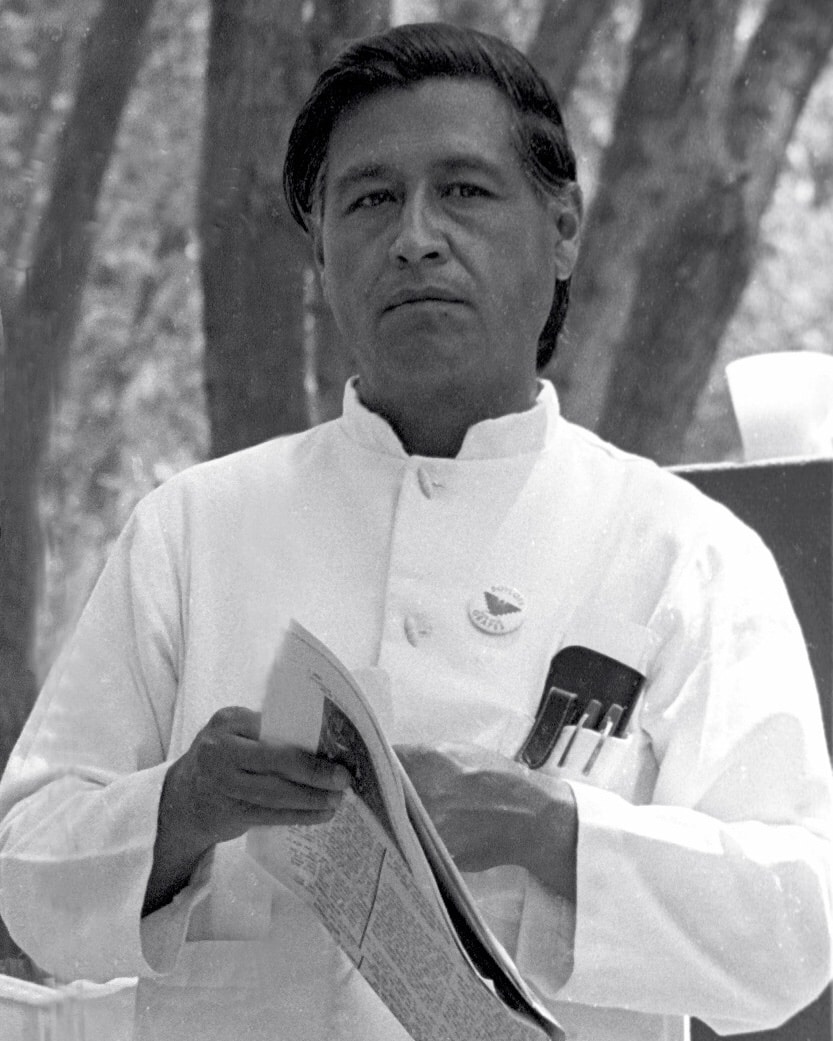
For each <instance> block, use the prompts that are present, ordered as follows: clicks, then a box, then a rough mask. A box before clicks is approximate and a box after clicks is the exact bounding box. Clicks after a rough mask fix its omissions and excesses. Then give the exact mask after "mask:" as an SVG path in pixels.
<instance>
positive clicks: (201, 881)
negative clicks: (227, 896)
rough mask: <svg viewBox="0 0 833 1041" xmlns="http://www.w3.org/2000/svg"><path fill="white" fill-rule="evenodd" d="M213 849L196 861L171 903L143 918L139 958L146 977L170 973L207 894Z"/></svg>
mask: <svg viewBox="0 0 833 1041" xmlns="http://www.w3.org/2000/svg"><path fill="white" fill-rule="evenodd" d="M213 861H214V847H213V846H212V847H211V849H209V850H207V851H206V852H205V853H203V855H202V856H201V857H200V859H199V860H198V861H197V866H196V868H195V869H194V871H193V873H192V875H191V878H190V880H189V882H188V884H187V885H186V886H185V888H184V889H181V890H180V891H179V892H178V893H177V894H176V896H175V897H174V898H173V899H172V900H171V901H170V903H167V904H165V905H164V906H162V907H160V908H158V909H157V910H156V911H153V912H152V913H151V914H149V915H145V917H144V918H143V919H142V922H141V926H140V934H141V943H142V954H143V956H144V959H145V962H146V964H147V966H148V969H149V971H148V973H147V974H146V975H148V976H164V975H167V974H168V973H170V972H173V970H174V967H175V966H176V961H177V958H178V956H179V952H180V950H181V949H182V945H183V944H184V943H185V937H186V934H187V932H188V924H189V922H190V920H191V914H192V913H193V911H194V908H195V907H196V906H197V904H199V903H200V901H201V900H203V899H204V897H205V896H206V895H207V893H208V889H209V885H210V881H211V867H212V863H213Z"/></svg>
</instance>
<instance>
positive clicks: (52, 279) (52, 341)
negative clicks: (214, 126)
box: [0, 0, 153, 950]
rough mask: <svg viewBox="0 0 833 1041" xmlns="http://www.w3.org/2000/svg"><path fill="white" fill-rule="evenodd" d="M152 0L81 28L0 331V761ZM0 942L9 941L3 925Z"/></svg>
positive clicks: (15, 712)
mask: <svg viewBox="0 0 833 1041" xmlns="http://www.w3.org/2000/svg"><path fill="white" fill-rule="evenodd" d="M152 7H153V0H134V2H132V3H130V4H124V3H122V2H121V0H105V3H104V5H103V7H102V8H101V11H100V13H99V16H98V18H97V19H96V21H95V22H94V23H93V25H92V27H91V30H90V33H89V36H88V38H87V41H86V45H85V47H84V50H83V53H82V59H81V69H80V73H79V78H78V86H77V90H76V97H75V104H74V107H73V111H72V113H71V115H70V117H69V119H68V120H67V123H66V125H65V127H64V130H63V132H62V134H61V137H60V141H59V145H58V150H57V158H56V168H55V174H54V179H53V183H52V189H51V194H50V198H49V202H48V203H47V206H46V208H45V210H44V213H43V216H42V218H41V221H40V224H39V227H38V233H37V236H36V240H35V246H34V250H33V259H32V263H31V266H30V267H29V269H28V271H27V277H26V281H25V285H24V287H23V289H22V291H21V293H20V295H19V296H18V298H17V299H16V300H15V301H14V302H13V306H12V310H11V311H10V312H9V314H8V321H7V326H6V339H5V343H3V342H2V339H0V397H1V398H2V411H0V769H2V767H3V766H5V763H6V761H7V759H8V756H9V753H10V752H11V749H12V746H13V744H14V742H15V740H16V739H17V736H18V734H19V733H20V730H21V727H22V726H23V723H24V722H25V720H26V717H27V716H28V714H29V711H30V709H31V707H32V704H33V702H34V699H35V695H36V681H35V671H34V663H33V643H34V619H35V606H36V600H37V593H38V589H39V585H40V579H39V576H40V573H41V569H42V565H41V547H40V532H39V525H38V515H37V474H38V464H39V461H40V458H41V454H42V452H43V449H44V445H45V443H46V439H47V436H48V431H49V420H50V415H51V411H52V407H53V402H54V399H55V396H56V394H57V391H58V388H59V385H60V380H61V376H62V373H63V371H64V368H65V364H66V359H67V356H68V353H69V348H70V345H71V343H72V339H73V335H74V331H75V327H76V323H77V318H78V311H79V306H80V302H81V295H82V291H83V286H84V282H85V279H86V273H87V268H88V266H89V261H90V255H91V248H92V237H93V232H94V218H95V206H96V200H97V198H98V193H99V189H100V186H101V181H102V178H103V176H104V172H105V169H106V167H107V163H108V160H109V158H110V154H111V152H112V149H113V144H114V141H115V136H116V131H117V129H118V125H119V121H120V117H121V113H122V110H123V107H124V104H125V101H126V99H127V96H128V93H129V90H130V86H131V84H132V82H133V79H134V77H135V74H136V71H137V69H138V66H139V62H140V59H141V53H142V51H141V46H140V44H141V40H142V30H143V28H144V26H145V23H146V21H147V19H148V16H149V15H150V12H151V10H152ZM3 932H4V931H3ZM0 948H2V949H5V950H8V949H12V950H13V949H14V948H13V946H11V948H10V946H9V941H8V938H7V937H5V935H3V936H0Z"/></svg>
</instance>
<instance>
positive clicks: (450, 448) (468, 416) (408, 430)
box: [358, 381, 537, 459]
mask: <svg viewBox="0 0 833 1041" xmlns="http://www.w3.org/2000/svg"><path fill="white" fill-rule="evenodd" d="M358 393H359V398H360V399H361V401H362V403H363V404H364V405H365V406H366V407H367V408H369V409H370V410H371V411H372V412H375V413H377V415H379V416H381V417H382V418H383V419H384V420H385V421H386V422H387V423H389V424H390V426H391V428H392V430H393V431H394V433H395V434H396V436H397V437H398V438H399V440H400V442H401V443H402V447H403V448H404V449H405V451H406V452H407V453H408V454H409V455H422V456H433V457H435V458H445V459H453V458H454V457H455V456H456V455H458V454H459V452H460V449H461V448H462V447H463V441H464V440H465V437H466V434H467V433H468V431H469V430H470V428H471V427H473V426H474V425H475V424H477V423H481V422H483V421H484V420H487V419H499V418H500V417H501V416H506V415H510V414H512V413H514V412H525V411H526V410H527V409H530V408H532V406H533V405H534V404H535V399H536V396H537V381H536V382H535V384H534V385H533V386H531V387H530V388H529V391H528V392H523V393H517V392H516V393H515V394H514V395H510V394H508V393H507V394H503V395H498V396H493V397H490V398H489V400H488V401H482V400H478V399H477V398H473V396H472V394H471V391H470V390H467V391H466V392H463V393H460V392H455V391H453V390H450V391H448V392H446V393H444V394H432V395H431V396H430V398H428V399H427V400H422V399H421V398H419V397H410V398H408V400H407V401H406V402H390V401H376V400H373V399H371V400H369V401H368V400H366V399H365V396H364V395H363V394H362V386H361V383H359V385H358Z"/></svg>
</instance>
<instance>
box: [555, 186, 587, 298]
mask: <svg viewBox="0 0 833 1041" xmlns="http://www.w3.org/2000/svg"><path fill="white" fill-rule="evenodd" d="M548 206H549V210H550V216H551V218H552V220H553V222H554V225H555V233H556V244H555V271H556V278H558V280H559V281H564V279H567V278H569V277H570V275H572V273H573V268H574V267H575V266H576V260H577V259H578V247H579V242H580V240H581V222H582V218H583V216H584V202H583V198H582V194H581V188H580V187H579V186H578V185H577V184H571V185H570V186H569V187H568V188H567V189H566V190H565V191H563V192H561V193H560V194H559V196H558V198H557V199H556V198H553V199H550V200H549V203H548Z"/></svg>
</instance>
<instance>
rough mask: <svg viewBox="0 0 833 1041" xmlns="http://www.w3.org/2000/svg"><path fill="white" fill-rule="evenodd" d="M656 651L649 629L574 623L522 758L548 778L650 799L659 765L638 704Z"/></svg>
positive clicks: (605, 620)
mask: <svg viewBox="0 0 833 1041" xmlns="http://www.w3.org/2000/svg"><path fill="white" fill-rule="evenodd" d="M656 646H657V639H656V637H655V635H654V633H652V631H651V630H649V629H647V628H645V627H644V626H640V625H637V624H635V623H633V622H632V621H630V620H629V619H623V618H615V617H613V616H608V615H601V614H599V613H598V612H593V613H592V614H587V615H578V616H576V617H574V618H573V619H572V620H571V623H570V625H569V627H568V630H567V632H566V633H565V636H564V639H563V641H562V646H561V648H560V649H559V650H558V651H557V652H556V654H555V655H554V656H553V658H552V660H551V663H550V667H549V671H548V674H547V678H546V681H545V683H544V694H543V697H542V701H541V705H540V708H539V711H538V713H537V715H536V719H535V723H534V725H533V727H532V729H531V731H530V734H529V737H528V738H527V740H526V742H525V743H524V746H523V748H522V749H521V752H520V754H519V758H520V759H521V760H522V761H523V762H526V763H527V765H529V766H530V767H532V768H533V769H536V770H540V772H541V774H543V775H546V776H554V777H564V778H568V779H570V780H576V781H581V782H582V783H586V784H591V785H595V786H597V787H601V788H605V789H607V790H610V791H614V792H616V793H617V794H619V795H621V796H623V798H626V799H628V801H629V802H634V803H644V802H647V801H649V800H650V798H651V795H652V793H653V789H654V785H655V782H656V776H657V764H656V760H655V759H654V756H653V754H652V751H651V746H650V741H649V739H648V737H647V735H646V734H645V733H644V732H643V731H642V729H641V728H640V726H639V704H640V697H641V693H642V689H643V687H644V685H645V682H646V676H647V673H648V670H649V665H650V662H651V660H652V658H653V655H654V653H655V650H656Z"/></svg>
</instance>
